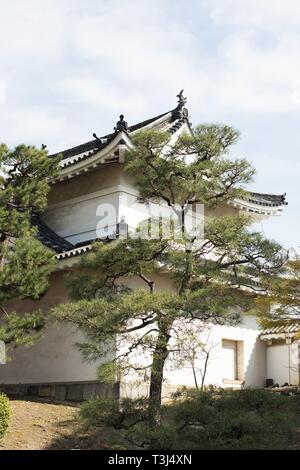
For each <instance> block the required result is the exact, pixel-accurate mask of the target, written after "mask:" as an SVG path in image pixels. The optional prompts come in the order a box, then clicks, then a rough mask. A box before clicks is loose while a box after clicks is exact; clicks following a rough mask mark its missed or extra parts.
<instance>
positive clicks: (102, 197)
mask: <svg viewBox="0 0 300 470" xmlns="http://www.w3.org/2000/svg"><path fill="white" fill-rule="evenodd" d="M166 209H167V204H166V203H162V204H160V205H158V204H152V205H151V207H149V205H147V204H140V203H138V191H137V189H136V187H135V184H134V178H133V177H131V176H129V175H128V174H126V173H125V172H124V170H123V165H122V164H119V163H111V164H106V165H102V166H101V167H100V168H99V169H96V170H94V171H91V172H87V173H86V174H83V175H79V176H77V177H75V178H70V179H68V180H64V181H62V182H57V183H55V185H53V187H52V189H51V191H50V194H49V206H48V208H47V210H46V212H45V214H44V216H43V218H44V221H45V222H46V223H47V225H49V227H51V228H52V229H53V230H54V231H55V232H56V233H57V234H58V235H60V236H61V237H63V238H65V239H66V240H68V241H69V242H71V243H73V244H77V243H82V242H85V241H89V240H92V239H95V238H105V237H107V236H110V235H111V234H113V233H115V231H116V224H117V223H118V222H120V221H121V220H122V218H124V219H125V221H126V223H127V224H128V225H129V228H130V229H131V230H132V229H135V228H136V227H137V226H138V225H139V224H141V223H142V222H143V221H145V220H147V219H148V218H149V217H152V218H154V217H158V216H159V215H162V216H165V214H166V212H161V211H164V210H166ZM238 213H239V209H238V208H236V207H232V206H230V205H228V204H224V205H222V206H218V207H216V208H214V209H211V208H210V209H208V208H205V213H204V215H205V216H209V217H220V216H222V215H236V214H238ZM189 214H191V213H189ZM188 217H189V218H190V220H192V218H191V216H190V215H189V216H188ZM190 223H191V222H190ZM197 223H198V222H197ZM189 227H191V225H189Z"/></svg>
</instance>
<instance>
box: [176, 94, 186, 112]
mask: <svg viewBox="0 0 300 470" xmlns="http://www.w3.org/2000/svg"><path fill="white" fill-rule="evenodd" d="M183 92H184V89H182V90H181V91H180V92H179V93H178V95H176V97H177V98H178V105H177V108H178V110H180V111H181V110H182V108H183V107H184V106H185V105H186V102H187V98H186V97H185V96H183Z"/></svg>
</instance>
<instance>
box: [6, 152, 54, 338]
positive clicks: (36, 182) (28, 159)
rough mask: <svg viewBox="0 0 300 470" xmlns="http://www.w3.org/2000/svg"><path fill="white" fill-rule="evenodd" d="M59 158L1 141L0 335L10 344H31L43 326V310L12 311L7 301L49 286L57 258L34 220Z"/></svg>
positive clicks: (31, 295)
mask: <svg viewBox="0 0 300 470" xmlns="http://www.w3.org/2000/svg"><path fill="white" fill-rule="evenodd" d="M58 161H59V159H58V158H56V159H50V158H49V157H48V154H47V151H46V150H45V149H37V148H35V147H32V146H26V145H18V146H17V147H16V148H15V149H14V150H10V149H9V148H8V147H7V146H6V145H4V144H2V145H0V311H1V313H2V321H1V328H0V339H1V340H3V341H5V342H6V343H14V344H24V343H27V342H30V341H32V339H33V338H34V335H35V332H37V331H38V330H40V329H41V328H42V327H43V325H44V319H43V316H42V315H40V313H39V312H31V313H29V314H24V315H19V314H18V312H10V313H8V311H7V309H6V308H5V304H6V303H7V302H8V301H9V300H10V299H13V298H32V299H38V298H39V297H40V296H41V295H42V294H43V293H44V292H45V290H46V288H47V286H48V278H49V275H50V273H51V271H52V270H53V269H54V266H55V259H54V256H53V252H52V251H51V250H49V249H48V248H46V247H44V246H43V245H42V244H41V243H40V242H39V241H38V240H37V238H36V231H37V229H36V227H35V226H34V218H35V217H37V216H38V215H39V214H40V213H42V212H43V211H44V209H45V207H46V204H47V195H48V192H49V189H50V186H49V180H50V178H52V177H54V176H56V175H57V172H58Z"/></svg>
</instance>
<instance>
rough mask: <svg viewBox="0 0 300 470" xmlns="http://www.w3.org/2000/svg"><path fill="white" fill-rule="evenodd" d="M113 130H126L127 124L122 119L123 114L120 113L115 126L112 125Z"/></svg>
mask: <svg viewBox="0 0 300 470" xmlns="http://www.w3.org/2000/svg"><path fill="white" fill-rule="evenodd" d="M114 131H115V132H120V131H123V132H128V124H127V122H126V121H124V115H123V114H120V120H119V121H118V122H117V124H116V126H115V127H114Z"/></svg>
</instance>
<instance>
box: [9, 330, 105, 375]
mask: <svg viewBox="0 0 300 470" xmlns="http://www.w3.org/2000/svg"><path fill="white" fill-rule="evenodd" d="M82 339H83V335H82V334H81V333H79V332H78V331H77V330H76V328H74V327H73V326H72V325H60V326H59V327H56V326H50V327H48V328H47V330H46V331H45V334H44V336H43V338H41V339H40V340H39V341H37V342H36V343H35V344H33V346H31V347H23V346H21V347H19V348H17V349H15V350H14V351H10V352H9V354H10V360H9V362H8V363H7V364H3V365H0V384H1V383H2V384H18V383H24V384H28V383H47V382H77V381H89V380H95V379H96V377H97V368H98V366H99V364H100V361H98V362H93V363H88V362H84V361H83V359H82V355H81V353H80V351H79V350H78V349H77V348H76V347H75V346H74V343H75V342H77V341H82Z"/></svg>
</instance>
